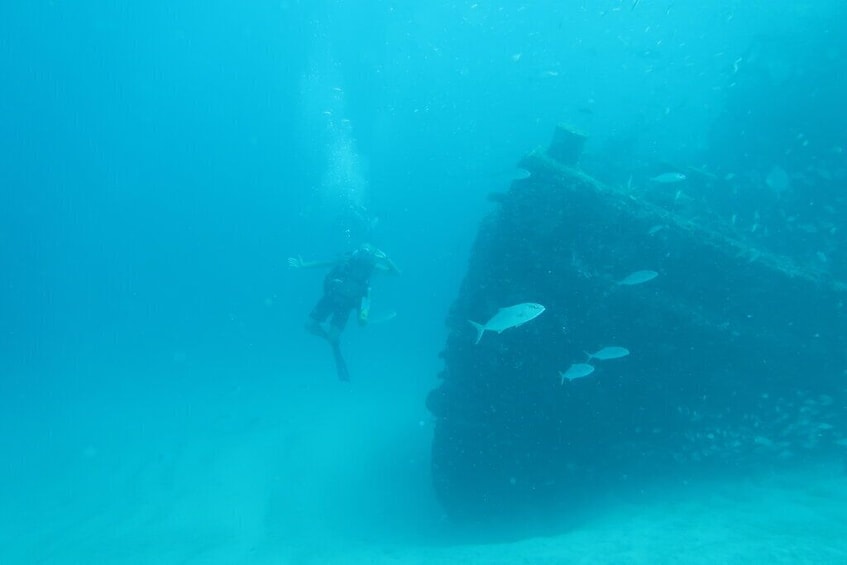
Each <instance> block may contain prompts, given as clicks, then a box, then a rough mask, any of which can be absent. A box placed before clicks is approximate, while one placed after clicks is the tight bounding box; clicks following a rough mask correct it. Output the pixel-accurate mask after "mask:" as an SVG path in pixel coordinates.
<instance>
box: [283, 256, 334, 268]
mask: <svg viewBox="0 0 847 565" xmlns="http://www.w3.org/2000/svg"><path fill="white" fill-rule="evenodd" d="M337 263H338V261H304V260H303V258H302V257H301V256H299V255H298V256H297V257H289V258H288V266H289V268H291V269H320V268H324V267H332V266H334V265H335V264H337Z"/></svg>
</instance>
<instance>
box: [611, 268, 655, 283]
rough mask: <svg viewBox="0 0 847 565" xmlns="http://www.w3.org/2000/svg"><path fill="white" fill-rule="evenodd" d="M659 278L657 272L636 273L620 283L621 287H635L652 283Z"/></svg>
mask: <svg viewBox="0 0 847 565" xmlns="http://www.w3.org/2000/svg"><path fill="white" fill-rule="evenodd" d="M658 276H659V273H657V272H656V271H635V272H634V273H630V274H628V275H627V276H626V277H624V278H622V279H621V280H619V281H618V284H619V285H621V286H633V285H636V284H642V283H646V282H648V281H652V280H653V279H655V278H656V277H658Z"/></svg>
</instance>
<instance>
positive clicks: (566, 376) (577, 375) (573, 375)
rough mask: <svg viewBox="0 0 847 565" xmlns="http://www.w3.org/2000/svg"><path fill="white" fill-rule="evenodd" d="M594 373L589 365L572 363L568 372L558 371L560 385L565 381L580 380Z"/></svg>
mask: <svg viewBox="0 0 847 565" xmlns="http://www.w3.org/2000/svg"><path fill="white" fill-rule="evenodd" d="M593 372H594V367H593V366H592V365H589V364H588V363H574V364H573V365H571V366H570V367H568V370H567V371H565V372H561V371H559V376H560V377H562V384H565V381H566V380H568V381H573V380H576V379H581V378H583V377H587V376H588V375H590V374H591V373H593Z"/></svg>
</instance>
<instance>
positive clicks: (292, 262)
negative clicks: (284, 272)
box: [288, 255, 303, 269]
mask: <svg viewBox="0 0 847 565" xmlns="http://www.w3.org/2000/svg"><path fill="white" fill-rule="evenodd" d="M288 267H289V268H291V269H302V268H303V258H302V257H300V256H299V255H298V256H297V257H289V258H288Z"/></svg>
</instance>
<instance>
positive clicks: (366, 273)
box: [309, 253, 374, 333]
mask: <svg viewBox="0 0 847 565" xmlns="http://www.w3.org/2000/svg"><path fill="white" fill-rule="evenodd" d="M373 270H374V263H373V261H372V260H370V259H369V258H362V257H357V256H356V253H354V254H353V255H352V256H351V257H349V258H348V259H346V260H345V261H344V262H342V263H339V264H338V265H336V266H335V267H333V268H332V270H331V271H330V272H329V273H328V274H327V275H326V278H324V293H323V296H321V299H320V300H319V301H318V303H317V304H315V307H314V308H313V309H312V312H311V313H310V314H309V317H311V318H312V319H313V320H314V321H316V322H318V323H321V322H324V321H326V319H327V318H330V317H331V320H330V324H331V325H332V327H334V328H335V329H336V330H337V331H338V332H339V333H340V332H341V330H343V329H344V326H345V325H347V319H348V318H349V317H350V312H351V311H352V310H355V309H357V308H359V305H360V304H361V303H362V299H363V298H365V297H366V296H367V295H368V289H369V288H370V282H369V280H370V276H371V273H373Z"/></svg>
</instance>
